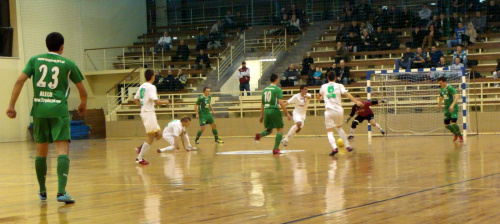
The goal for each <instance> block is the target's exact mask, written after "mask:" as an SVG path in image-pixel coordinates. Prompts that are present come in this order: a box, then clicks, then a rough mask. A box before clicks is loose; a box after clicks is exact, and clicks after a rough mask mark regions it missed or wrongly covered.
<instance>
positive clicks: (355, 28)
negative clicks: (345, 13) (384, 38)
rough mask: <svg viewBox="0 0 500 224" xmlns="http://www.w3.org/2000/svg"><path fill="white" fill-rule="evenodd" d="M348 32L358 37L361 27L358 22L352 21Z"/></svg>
mask: <svg viewBox="0 0 500 224" xmlns="http://www.w3.org/2000/svg"><path fill="white" fill-rule="evenodd" d="M349 32H354V34H355V35H356V36H359V35H360V34H361V27H360V26H359V24H358V21H356V20H353V21H351V26H349Z"/></svg>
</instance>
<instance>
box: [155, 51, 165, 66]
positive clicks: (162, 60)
mask: <svg viewBox="0 0 500 224" xmlns="http://www.w3.org/2000/svg"><path fill="white" fill-rule="evenodd" d="M160 67H161V68H162V69H165V59H164V58H163V48H162V53H161V66H160ZM153 68H154V66H153Z"/></svg>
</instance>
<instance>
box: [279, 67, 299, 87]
mask: <svg viewBox="0 0 500 224" xmlns="http://www.w3.org/2000/svg"><path fill="white" fill-rule="evenodd" d="M298 79H299V71H297V69H295V65H294V64H290V67H288V68H287V69H286V70H285V72H284V73H283V77H281V81H280V84H281V86H282V87H287V86H295V85H297V84H298Z"/></svg>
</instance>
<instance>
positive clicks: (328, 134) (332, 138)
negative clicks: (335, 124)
mask: <svg viewBox="0 0 500 224" xmlns="http://www.w3.org/2000/svg"><path fill="white" fill-rule="evenodd" d="M326 135H327V136H328V142H330V145H331V146H332V148H333V149H336V148H337V142H335V137H333V132H327V133H326Z"/></svg>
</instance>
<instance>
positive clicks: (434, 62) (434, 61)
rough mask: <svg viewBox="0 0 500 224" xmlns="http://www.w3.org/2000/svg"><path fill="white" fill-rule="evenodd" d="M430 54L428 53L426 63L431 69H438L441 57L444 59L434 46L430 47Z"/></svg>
mask: <svg viewBox="0 0 500 224" xmlns="http://www.w3.org/2000/svg"><path fill="white" fill-rule="evenodd" d="M431 49H432V50H431V52H429V57H428V58H427V62H428V63H429V65H430V66H431V67H436V68H439V67H438V64H439V62H440V60H441V57H444V55H443V52H441V51H440V50H438V49H437V47H436V46H432V48H431Z"/></svg>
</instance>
